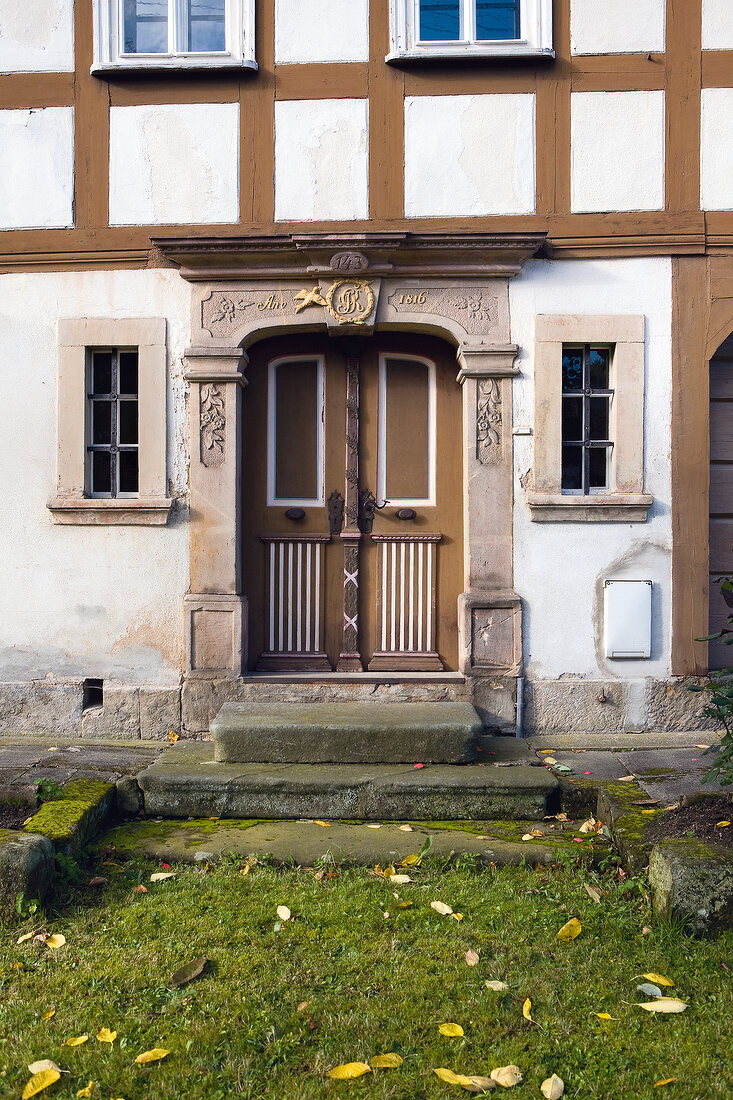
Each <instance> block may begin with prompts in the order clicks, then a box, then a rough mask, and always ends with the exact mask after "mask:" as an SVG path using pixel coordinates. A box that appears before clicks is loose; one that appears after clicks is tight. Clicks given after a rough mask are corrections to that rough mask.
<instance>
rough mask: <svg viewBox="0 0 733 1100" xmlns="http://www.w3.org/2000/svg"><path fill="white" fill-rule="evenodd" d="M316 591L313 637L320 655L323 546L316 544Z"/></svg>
mask: <svg viewBox="0 0 733 1100" xmlns="http://www.w3.org/2000/svg"><path fill="white" fill-rule="evenodd" d="M314 590H315V608H314V619H315V621H314V623H313V636H314V639H315V643H314V644H315V651H316V653H318V652H319V651H320V648H321V544H320V542H317V543H316V582H315V586H314Z"/></svg>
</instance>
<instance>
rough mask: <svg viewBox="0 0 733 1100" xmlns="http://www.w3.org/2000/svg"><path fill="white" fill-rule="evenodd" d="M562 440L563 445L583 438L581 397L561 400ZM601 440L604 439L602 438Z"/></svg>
mask: <svg viewBox="0 0 733 1100" xmlns="http://www.w3.org/2000/svg"><path fill="white" fill-rule="evenodd" d="M562 438H563V442H564V443H568V442H575V441H576V440H577V441H580V440H581V439H582V438H583V398H582V397H563V399H562ZM603 438H604V439H605V438H606V437H605V436H603Z"/></svg>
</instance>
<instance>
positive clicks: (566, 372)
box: [562, 344, 613, 496]
mask: <svg viewBox="0 0 733 1100" xmlns="http://www.w3.org/2000/svg"><path fill="white" fill-rule="evenodd" d="M610 371H611V348H610V347H599V346H596V345H593V344H584V345H582V346H580V347H570V346H568V345H563V349H562V491H563V492H564V493H579V494H583V495H584V496H587V495H588V494H590V493H598V492H604V491H605V490H607V489H608V487H609V485H610V464H611V452H612V449H613V442H612V441H611V439H610V438H609V436H610V424H611V401H612V399H613V390H612V389H611V388H610Z"/></svg>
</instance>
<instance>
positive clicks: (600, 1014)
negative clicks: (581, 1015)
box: [594, 1012, 615, 1020]
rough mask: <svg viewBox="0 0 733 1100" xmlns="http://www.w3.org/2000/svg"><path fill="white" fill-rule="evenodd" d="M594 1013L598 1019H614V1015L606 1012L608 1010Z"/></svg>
mask: <svg viewBox="0 0 733 1100" xmlns="http://www.w3.org/2000/svg"><path fill="white" fill-rule="evenodd" d="M594 1015H595V1016H597V1017H598V1019H599V1020H614V1019H615V1016H611V1014H610V1013H608V1012H596V1013H594Z"/></svg>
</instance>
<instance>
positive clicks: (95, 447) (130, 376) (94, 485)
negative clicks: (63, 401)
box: [87, 348, 138, 497]
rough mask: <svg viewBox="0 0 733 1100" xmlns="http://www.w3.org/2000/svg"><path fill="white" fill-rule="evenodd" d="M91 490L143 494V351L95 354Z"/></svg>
mask: <svg viewBox="0 0 733 1100" xmlns="http://www.w3.org/2000/svg"><path fill="white" fill-rule="evenodd" d="M87 422H88V428H87V435H88V441H89V442H88V444H87V454H88V477H87V484H88V487H89V488H88V492H89V496H91V497H125V496H132V495H136V494H137V492H138V352H137V349H136V348H114V349H109V348H104V349H102V348H100V349H96V348H95V349H93V350H90V352H89V367H88V387H87Z"/></svg>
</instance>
